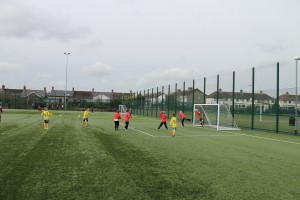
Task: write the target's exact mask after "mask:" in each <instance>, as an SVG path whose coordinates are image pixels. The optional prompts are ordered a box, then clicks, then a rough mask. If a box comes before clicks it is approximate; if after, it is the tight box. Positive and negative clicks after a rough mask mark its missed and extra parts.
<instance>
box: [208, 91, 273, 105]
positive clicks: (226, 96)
mask: <svg viewBox="0 0 300 200" xmlns="http://www.w3.org/2000/svg"><path fill="white" fill-rule="evenodd" d="M217 95H218V103H219V104H226V105H228V106H229V107H231V106H232V98H233V93H232V92H225V91H222V89H221V88H220V89H219V92H218V93H217V91H215V92H213V93H211V94H210V95H208V96H207V97H206V103H207V104H216V103H217ZM234 104H235V108H247V107H251V106H252V93H250V92H243V90H240V92H235V94H234ZM274 104H275V100H274V98H272V97H271V96H269V95H267V94H265V93H263V92H262V91H260V92H259V93H254V105H255V106H256V107H260V108H261V109H262V110H263V111H265V110H267V109H269V108H270V107H271V106H272V105H274Z"/></svg>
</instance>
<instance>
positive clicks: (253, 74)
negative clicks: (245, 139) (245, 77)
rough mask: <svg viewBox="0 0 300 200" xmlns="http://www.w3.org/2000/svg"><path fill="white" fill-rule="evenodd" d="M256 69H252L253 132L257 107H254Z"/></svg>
mask: <svg viewBox="0 0 300 200" xmlns="http://www.w3.org/2000/svg"><path fill="white" fill-rule="evenodd" d="M254 80H255V69H254V67H253V68H252V115H251V130H253V129H254V111H255V105H254V83H255V81H254Z"/></svg>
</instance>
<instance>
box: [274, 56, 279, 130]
mask: <svg viewBox="0 0 300 200" xmlns="http://www.w3.org/2000/svg"><path fill="white" fill-rule="evenodd" d="M275 103H276V133H278V131H279V62H278V63H277V88H276V102H275Z"/></svg>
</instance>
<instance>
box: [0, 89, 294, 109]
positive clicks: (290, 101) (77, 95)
mask: <svg viewBox="0 0 300 200" xmlns="http://www.w3.org/2000/svg"><path fill="white" fill-rule="evenodd" d="M0 94H2V96H4V99H6V100H9V97H8V96H10V97H11V96H13V95H15V96H16V95H18V96H20V98H22V99H28V100H29V101H30V100H33V99H39V98H43V99H46V101H47V102H48V103H50V104H52V103H55V104H64V98H65V91H64V90H55V88H54V87H52V88H51V90H50V91H48V90H47V88H46V87H44V89H43V90H31V89H27V88H26V86H24V87H23V89H9V88H6V87H5V86H4V85H3V86H2V88H1V89H0ZM174 94H175V92H173V93H172V94H169V95H168V94H166V93H161V92H159V93H158V94H155V95H153V96H155V97H153V96H152V95H147V96H145V99H146V100H147V98H148V102H149V101H150V100H149V99H150V98H151V102H153V103H157V102H158V103H161V102H163V101H164V100H166V99H167V98H168V97H169V98H171V96H173V97H174ZM135 95H136V94H135V93H132V91H130V92H129V93H120V92H114V91H113V90H112V91H111V92H96V91H95V90H94V89H92V90H91V91H77V90H74V88H72V90H71V91H66V99H67V102H73V103H78V102H82V101H85V102H103V103H109V102H112V101H116V100H120V99H122V97H124V96H127V97H128V96H135ZM150 96H152V97H150ZM204 97H205V100H206V103H207V104H216V103H220V104H227V105H232V101H233V99H232V98H233V93H232V92H226V91H223V90H222V89H219V91H215V92H213V93H211V94H209V95H206V96H205V95H204V93H203V92H202V91H201V90H199V89H197V88H196V89H194V90H193V89H192V88H188V89H187V90H185V91H181V90H178V91H177V92H176V98H177V102H182V103H185V104H187V103H192V102H195V103H203V102H204ZM174 98H175V97H174ZM193 98H194V101H193ZM2 99H3V98H2ZM295 99H296V96H295V95H290V94H289V93H288V92H286V93H285V94H282V95H280V97H279V105H280V107H281V108H283V109H289V108H294V107H295V104H296V101H295ZM2 101H4V100H2ZM234 102H235V107H236V108H247V107H251V106H252V93H249V92H243V90H240V91H239V92H235V93H234ZM29 103H30V102H29ZM254 104H255V105H257V106H260V107H261V108H262V109H263V110H266V109H269V108H270V107H271V106H273V105H274V104H275V98H273V97H271V96H269V95H268V94H265V93H263V92H262V91H260V92H258V93H254Z"/></svg>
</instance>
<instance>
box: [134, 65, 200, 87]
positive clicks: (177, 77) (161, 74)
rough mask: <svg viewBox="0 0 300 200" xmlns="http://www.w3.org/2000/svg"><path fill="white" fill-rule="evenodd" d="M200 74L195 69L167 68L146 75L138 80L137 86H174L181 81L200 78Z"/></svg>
mask: <svg viewBox="0 0 300 200" xmlns="http://www.w3.org/2000/svg"><path fill="white" fill-rule="evenodd" d="M199 76H200V73H199V72H198V71H197V70H195V69H189V68H178V67H175V68H166V69H156V70H154V71H152V72H150V73H148V74H147V73H145V74H143V75H141V76H140V78H139V79H138V80H137V86H141V87H154V86H157V84H156V83H159V84H160V85H162V84H172V83H177V82H179V81H186V80H192V79H193V78H195V77H197V78H199Z"/></svg>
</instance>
